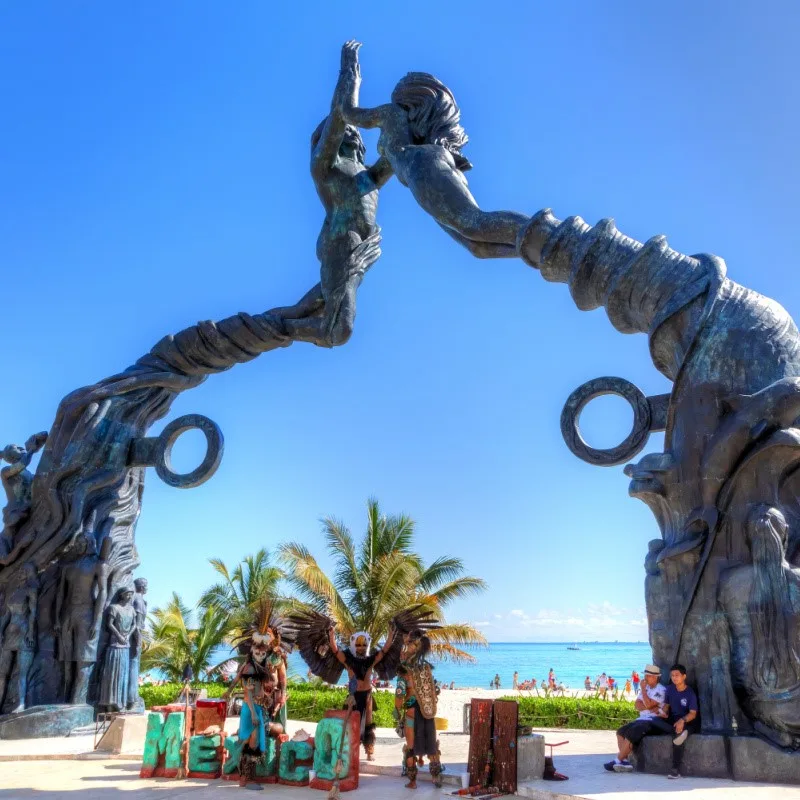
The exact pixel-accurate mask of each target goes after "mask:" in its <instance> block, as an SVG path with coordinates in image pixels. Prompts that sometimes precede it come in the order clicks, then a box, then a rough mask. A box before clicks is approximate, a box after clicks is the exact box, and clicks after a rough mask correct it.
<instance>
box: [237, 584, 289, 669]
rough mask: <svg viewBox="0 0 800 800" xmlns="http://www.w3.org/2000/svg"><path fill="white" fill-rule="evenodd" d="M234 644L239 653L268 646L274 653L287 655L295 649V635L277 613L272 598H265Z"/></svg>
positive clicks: (259, 602)
mask: <svg viewBox="0 0 800 800" xmlns="http://www.w3.org/2000/svg"><path fill="white" fill-rule="evenodd" d="M233 644H234V645H235V646H236V647H237V648H238V649H239V652H248V651H249V650H250V649H251V648H252V647H253V646H254V645H267V647H269V648H270V649H271V650H272V651H273V652H280V653H281V654H283V655H286V654H287V653H291V652H292V650H293V648H294V645H295V635H294V630H293V629H292V628H290V627H289V626H288V625H287V622H286V620H285V619H284V618H283V617H282V616H281V615H280V614H278V613H277V611H276V609H275V605H274V603H273V601H272V598H269V597H263V598H261V600H259V601H258V603H257V604H256V606H255V608H254V610H253V617H252V622H251V623H250V624H249V625H248V626H247V628H246V629H245V630H244V631H243V632H242V634H241V635H240V636H238V637H236V639H234V641H233ZM270 645H271V647H270Z"/></svg>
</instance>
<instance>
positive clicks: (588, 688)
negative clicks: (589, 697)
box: [583, 675, 592, 692]
mask: <svg viewBox="0 0 800 800" xmlns="http://www.w3.org/2000/svg"><path fill="white" fill-rule="evenodd" d="M583 688H584V689H586V691H587V692H591V691H592V679H591V678H590V677H589V676H588V675H587V676H586V680H585V681H584V682H583Z"/></svg>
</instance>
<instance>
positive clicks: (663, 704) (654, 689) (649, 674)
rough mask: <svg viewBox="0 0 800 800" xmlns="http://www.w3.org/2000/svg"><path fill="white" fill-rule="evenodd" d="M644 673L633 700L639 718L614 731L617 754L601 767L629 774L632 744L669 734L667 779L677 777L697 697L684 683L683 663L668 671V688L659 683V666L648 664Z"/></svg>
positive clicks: (694, 712) (694, 716)
mask: <svg viewBox="0 0 800 800" xmlns="http://www.w3.org/2000/svg"><path fill="white" fill-rule="evenodd" d="M644 673H645V675H644V683H643V684H642V689H641V690H640V692H639V694H638V696H637V698H636V708H637V709H638V710H639V719H637V720H634V721H633V722H629V723H628V724H627V725H623V726H622V727H621V728H620V729H619V730H618V731H617V742H618V745H619V753H618V755H617V758H616V759H615V760H614V761H609V762H608V763H607V764H604V765H603V766H604V767H605V768H606V769H607V770H608V771H609V772H630V771H631V770H632V769H633V765H632V764H631V763H630V762H629V761H628V756H629V755H630V754H631V751H632V750H633V747H634V745H636V744H638V743H639V742H640V741H641V740H642V739H643V738H644V737H645V736H647V735H648V734H659V733H669V734H671V735H672V736H673V739H672V769H671V770H670V771H669V774H668V775H667V777H668V778H679V777H680V768H681V762H682V761H683V747H684V744H685V743H686V739H687V738H688V736H689V726H690V725H691V723H692V722H693V721H694V720H695V719H696V717H697V709H698V705H697V695H696V694H695V693H694V690H693V689H691V688H690V687H689V686H688V685H687V683H686V668H685V667H684V666H683V665H682V664H673V666H672V667H671V668H670V680H671V681H672V685H671V686H669V687H664V686H661V685H660V684H659V683H658V677H659V671H658V667H655V666H653V665H652V664H648V666H647V667H645V671H644Z"/></svg>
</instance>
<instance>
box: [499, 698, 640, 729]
mask: <svg viewBox="0 0 800 800" xmlns="http://www.w3.org/2000/svg"><path fill="white" fill-rule="evenodd" d="M503 699H504V700H515V701H516V702H517V703H518V704H519V724H520V725H530V726H532V727H534V728H578V729H582V730H596V731H611V730H616V729H617V728H619V727H620V726H621V725H624V724H625V723H626V722H630V721H631V720H634V719H636V718H637V717H638V716H639V712H638V711H637V710H636V706H634V704H633V703H632V702H630V701H628V700H615V701H608V700H600V699H598V698H595V697H587V698H583V697H505V698H503Z"/></svg>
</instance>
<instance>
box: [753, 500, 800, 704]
mask: <svg viewBox="0 0 800 800" xmlns="http://www.w3.org/2000/svg"><path fill="white" fill-rule="evenodd" d="M746 535H747V543H748V545H749V546H750V553H751V554H752V558H753V575H754V580H753V586H752V588H751V590H750V598H749V601H748V606H747V610H748V612H749V615H750V620H751V624H752V627H753V679H754V681H755V683H756V686H758V687H759V688H760V689H762V690H766V691H769V690H775V689H781V688H786V685H785V682H786V680H787V676H788V678H789V679H790V680H792V681H794V680H797V679H798V678H800V674H799V670H798V667H800V658H798V653H797V650H796V648H795V644H794V642H792V641H791V639H790V629H789V620H790V619H791V616H792V604H791V598H790V594H789V582H788V580H787V578H786V571H787V570H788V569H789V565H788V563H787V562H786V541H787V524H786V519H785V517H784V516H783V514H782V513H781V512H780V511H779V510H778V509H777V508H774V507H771V506H759V507H758V508H756V509H755V510H754V512H753V514H752V515H751V517H750V519H749V520H748V525H747V534H746Z"/></svg>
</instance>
